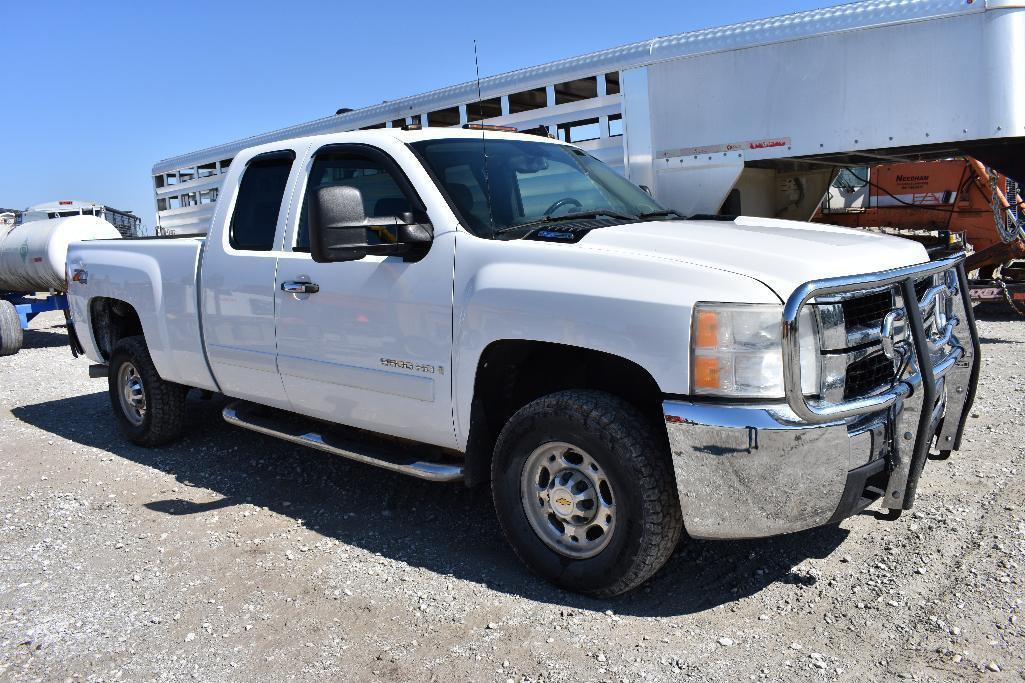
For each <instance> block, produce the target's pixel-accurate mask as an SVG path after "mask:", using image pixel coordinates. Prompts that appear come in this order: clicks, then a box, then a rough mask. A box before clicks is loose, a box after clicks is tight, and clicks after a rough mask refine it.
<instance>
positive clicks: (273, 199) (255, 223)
mask: <svg viewBox="0 0 1025 683" xmlns="http://www.w3.org/2000/svg"><path fill="white" fill-rule="evenodd" d="M294 161H295V152H292V151H291V150H286V151H282V152H270V153H268V154H261V155H259V156H256V157H253V158H252V159H251V160H250V161H249V163H248V164H247V165H246V169H245V171H244V172H243V174H242V181H241V182H240V183H239V187H238V197H237V198H236V200H235V209H234V211H233V212H232V214H231V223H230V224H229V226H228V243H229V244H230V245H231V248H232V249H236V250H239V251H271V250H272V249H273V248H274V235H275V234H276V232H277V227H278V215H279V214H280V213H281V203H282V201H283V199H284V196H285V188H286V186H287V185H288V176H289V173H290V172H291V170H292V163H293V162H294Z"/></svg>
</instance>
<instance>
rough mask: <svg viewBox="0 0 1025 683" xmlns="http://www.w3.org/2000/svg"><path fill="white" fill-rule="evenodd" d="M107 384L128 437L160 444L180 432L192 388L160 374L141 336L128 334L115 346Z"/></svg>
mask: <svg viewBox="0 0 1025 683" xmlns="http://www.w3.org/2000/svg"><path fill="white" fill-rule="evenodd" d="M107 386H108V389H109V393H110V405H111V407H112V408H113V409H114V415H115V416H116V417H117V421H118V425H119V426H120V427H121V432H122V433H123V434H124V435H125V436H126V437H127V438H128V440H129V441H131V442H132V443H134V444H136V445H137V446H161V445H163V444H167V443H170V442H172V441H174V440H176V439H177V438H178V437H179V436H181V432H182V428H183V426H184V424H185V395H186V394H187V393H188V391H189V388H188V387H185V386H182V385H181V384H175V383H174V382H168V381H166V380H164V379H162V378H161V377H160V374H159V373H157V369H156V367H155V366H154V365H153V361H152V360H151V359H150V355H149V349H148V348H147V347H146V341H145V340H144V339H143V338H142V337H140V336H135V337H126V338H124V339H122V340H121V341H119V342H118V343H117V345H115V346H114V350H113V352H111V354H110V367H109V370H108V372H107Z"/></svg>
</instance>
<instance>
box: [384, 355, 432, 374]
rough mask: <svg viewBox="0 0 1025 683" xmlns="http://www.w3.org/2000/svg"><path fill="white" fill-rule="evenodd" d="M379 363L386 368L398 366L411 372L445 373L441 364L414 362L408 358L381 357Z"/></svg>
mask: <svg viewBox="0 0 1025 683" xmlns="http://www.w3.org/2000/svg"><path fill="white" fill-rule="evenodd" d="M381 365H383V366H384V367H386V368H398V369H400V370H412V371H413V372H424V373H427V374H428V375H433V374H434V373H435V372H437V373H438V374H439V375H444V374H445V368H444V367H442V366H440V365H439V366H437V367H435V366H433V365H426V364H424V363H414V362H413V361H408V360H395V359H394V358H382V359H381Z"/></svg>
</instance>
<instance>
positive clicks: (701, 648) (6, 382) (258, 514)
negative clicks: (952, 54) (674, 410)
mask: <svg viewBox="0 0 1025 683" xmlns="http://www.w3.org/2000/svg"><path fill="white" fill-rule="evenodd" d="M979 317H980V321H979V333H980V336H981V338H982V339H983V342H984V348H983V357H984V365H983V371H982V372H983V375H982V382H981V383H980V385H979V393H978V398H977V401H976V404H975V407H974V408H973V411H972V412H973V413H974V415H975V416H976V417H975V419H972V420H970V421H969V424H968V427H967V430H966V432H965V439H964V444H963V446H964V447H963V450H962V451H960V452H958V453H955V454H954V456H953V457H952V458H951V459H950V460H947V461H929V462H928V464H927V466H926V469H925V471H924V473H923V475H922V482H921V487H920V489H919V492H918V498H917V501H916V504H915V508H914V509H913V510H912V511H911V512H910V513H906V514H905V515H903V516H902V517H901V518H900V519H899V520H897V521H896V522H882V521H879V520H876V519H874V518H873V517H872V516H871V515H858V516H855V517H853V518H851V519H848V520H845V521H844V522H842V523H841V524H840V525H839V526H832V527H825V528H821V529H812V530H809V531H805V532H801V533H797V534H792V535H789V536H784V537H780V538H769V539H762V540H754V541H733V542H709V541H698V540H685V542H684V543H682V544H681V545H680V547H679V549H678V550H677V551H676V553H675V554H674V556H673V557H672V558H671V559H670V561H669V563H668V565H667V566H666V567H665V568H664V569H663V570H662V571H661V572H659V574H658V575H656V576H655V577H654V579H652V580H651V581H650V582H649V583H648V584H647V585H646V586H644V587H643V588H642V589H641V590H638V591H635V592H633V593H631V594H628V595H626V596H623V597H620V598H616V599H614V600H592V599H588V598H583V597H580V596H578V595H574V594H572V593H569V592H566V591H562V590H559V589H556V588H553V587H551V586H549V585H548V584H546V583H545V582H543V581H541V580H539V579H538V578H537V577H535V576H534V575H532V574H531V573H530V572H529V571H527V570H526V569H524V568H523V567H522V566H521V565H520V564H519V563H518V562H516V560H515V558H514V556H513V554H512V552H511V551H510V550H509V549H508V547H507V546H506V545H505V542H504V540H503V539H502V538H501V534H500V531H499V529H498V525H497V521H496V520H495V516H494V511H493V509H492V507H491V501H490V497H489V495H488V492H487V491H486V490H483V491H467V490H465V489H464V488H463V487H461V486H459V485H452V486H448V485H438V484H431V483H427V482H421V481H417V480H414V479H411V478H407V477H403V476H401V475H397V474H392V473H389V472H385V471H381V470H378V469H374V468H371V467H367V466H363V465H359V464H356V463H352V462H348V461H345V460H341V459H339V458H336V457H333V456H331V455H329V454H326V453H321V452H318V451H313V450H309V449H304V448H302V447H299V446H294V445H290V444H287V443H284V442H279V441H276V440H274V439H271V438H268V437H264V436H261V435H258V434H254V433H250V432H247V431H243V430H239V429H236V428H233V427H230V426H229V425H227V424H225V423H224V422H223V420H222V419H221V416H220V413H221V410H222V408H223V407H224V405H225V401H224V399H223V398H221V397H214V398H213V399H211V400H203V399H202V398H201V397H200V396H198V394H197V392H193V394H192V395H190V397H189V400H188V404H187V423H188V427H187V430H186V434H185V436H184V438H183V439H182V441H180V442H179V443H176V444H174V445H171V446H168V447H165V448H160V449H153V450H148V449H143V448H137V447H135V446H132V445H130V444H129V443H127V442H126V441H125V440H124V439H123V438H121V436H120V435H119V433H118V431H117V429H116V427H115V424H114V421H113V418H112V416H111V414H110V407H109V404H108V400H107V395H106V384H105V382H104V381H103V380H90V379H89V378H88V374H87V366H88V362H87V361H85V360H84V359H78V360H75V359H73V358H72V357H71V355H70V353H69V352H68V349H67V347H66V342H67V339H66V332H65V330H64V328H63V326H62V324H63V317H62V316H60V315H58V314H53V313H46V314H43V315H41V316H39V317H38V318H36V319H35V320H34V321H33V323H32V326H31V329H30V330H29V332H28V333H27V335H26V338H25V340H26V341H25V348H24V349H23V350H22V351H21V353H19V354H18V355H15V356H10V357H5V358H0V522H2V523H0V680H4V681H7V680H11V681H36V680H45V681H50V680H58V681H61V680H73V681H75V680H82V681H113V680H123V681H136V680H139V681H142V680H147V681H148V680H157V681H194V680H201V681H236V680H283V681H284V680H290V681H317V680H339V681H348V680H358V681H366V680H381V681H392V680H394V681H406V680H410V681H420V680H441V681H450V680H474V681H478V680H480V681H497V682H499V683H500V682H501V681H506V680H512V681H515V682H516V683H524V682H527V681H529V682H530V683H541V682H542V681H543V682H545V683H548V682H551V681H577V680H580V681H624V680H625V681H631V682H635V681H645V682H647V683H669V682H676V681H682V680H695V681H713V682H723V683H725V682H726V681H737V680H754V681H775V680H787V681H790V680H794V681H826V680H829V681H832V680H840V681H846V680H859V681H860V680H879V681H884V680H895V679H897V678H898V677H901V676H902V677H904V678H905V679H908V680H920V681H962V680H974V679H977V678H979V677H982V676H986V677H988V678H991V679H992V680H1004V678H1005V677H1006V679H1007V680H1020V679H1022V678H1023V677H1025V628H1023V625H1025V619H1023V618H1022V614H1023V608H1025V599H1023V597H1022V596H1023V594H1025V589H1023V579H1022V568H1023V567H1025V451H1023V441H1025V439H1023V438H1022V436H1023V434H1025V427H1023V425H1025V406H1023V400H1022V397H1023V396H1025V380H1023V377H1025V320H1021V319H1018V318H1015V317H1012V316H1011V315H1010V314H1004V313H1002V312H1001V309H1000V308H996V309H994V310H982V311H980V313H979ZM385 513H387V514H385ZM715 634H729V635H728V636H727V635H719V636H716V635H715ZM994 674H995V675H994Z"/></svg>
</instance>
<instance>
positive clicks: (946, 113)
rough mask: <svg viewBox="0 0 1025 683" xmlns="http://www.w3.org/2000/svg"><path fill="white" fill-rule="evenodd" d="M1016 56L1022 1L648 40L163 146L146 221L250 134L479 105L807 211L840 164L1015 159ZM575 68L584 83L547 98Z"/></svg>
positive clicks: (166, 225) (665, 170)
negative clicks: (278, 124) (230, 137)
mask: <svg viewBox="0 0 1025 683" xmlns="http://www.w3.org/2000/svg"><path fill="white" fill-rule="evenodd" d="M1021 63H1025V0H867V1H865V2H855V3H851V4H846V5H840V6H837V7H830V8H825V9H819V10H813V11H809V12H800V13H795V14H790V15H786V16H781V17H775V18H769V19H761V20H758V21H750V22H745V23H740V24H734V25H730V26H724V27H720V28H712V29H705V30H700V31H692V32H689V33H682V34H678V35H672V36H666V37H661V38H654V39H651V40H646V41H641V42H637V43H633V44H630V45H625V46H622V47H617V48H612V49H608V50H602V51H599V52H594V53H591V54H587V55H583V56H580V57H574V58H571V59H564V60H560V61H556V62H551V63H548V64H543V65H540V66H535V67H530V68H526V69H520V70H517V71H512V72H509V73H505V74H500V75H497V76H492V77H488V78H483V79H481V81H480V83H479V91H478V83H477V82H466V83H462V84H459V85H455V86H451V87H447V88H441V89H438V90H434V91H432V92H427V93H424V94H421V95H415V96H412V97H405V98H400V99H395V100H390V101H387V102H383V103H381V104H376V105H373V106H369V107H364V108H362V109H357V110H339V113H338V114H336V115H334V116H328V117H325V118H321V119H317V120H314V121H309V122H306V123H302V124H299V125H295V126H290V127H287V128H283V129H280V130H276V131H272V132H268V133H264V134H261V135H256V136H253V137H249V138H244V139H240V140H237V141H234V142H229V143H226V144H222V145H218V146H216V147H211V148H208V149H204V150H199V151H196V152H192V153H189V154H183V155H181V156H176V157H172V158H169V159H165V160H163V161H160V162H158V163H157V164H156V165H154V166H153V170H152V173H153V182H154V185H155V190H154V199H155V203H156V205H157V207H156V208H157V229H158V234H173V233H176V232H177V233H196V232H205V231H206V230H207V228H208V226H209V221H210V219H211V217H212V215H213V208H214V204H213V202H215V201H216V196H217V193H218V191H219V189H220V185H221V182H222V180H223V178H224V175H223V172H224V169H225V168H226V165H227V164H230V161H231V159H232V158H234V156H235V154H237V153H238V152H239V151H241V150H242V149H244V148H246V147H250V146H253V145H259V144H264V143H268V142H273V141H276V140H284V139H288V138H295V137H303V136H309V135H317V134H323V133H334V132H341V131H351V130H359V129H365V128H391V127H395V126H397V125H404V124H408V123H419V124H421V125H423V126H430V125H432V124H433V123H435V122H442V121H445V123H444V125H463V124H466V123H467V122H469V121H474V120H480V121H481V122H482V123H486V124H494V125H503V126H513V127H516V128H518V129H520V130H525V129H533V128H536V127H538V126H541V127H543V128H546V129H547V130H548V131H549V132H550V133H552V134H556V135H563V134H565V135H566V136H569V137H571V138H572V135H571V134H572V133H573V126H574V125H577V124H579V126H578V127H579V128H581V129H583V128H586V129H587V132H586V133H585V134H584V136H585V137H590V138H591V139H582V140H579V141H576V140H573V139H570V140H569V141H570V142H574V143H576V144H579V146H580V147H582V148H583V149H585V150H587V151H588V152H590V153H592V154H594V155H595V156H597V157H598V158H600V159H602V160H603V161H605V162H606V163H609V164H610V165H611V166H612V167H613V168H616V169H617V170H619V171H620V172H622V173H624V174H625V175H626V176H628V177H629V178H630V179H631V180H633V181H634V182H635V183H637V184H639V185H645V186H647V187H649V188H651V189H652V190H653V192H654V194H655V196H656V198H658V199H659V200H660V201H661V202H662V203H663V204H666V205H667V206H669V207H671V208H674V209H677V210H678V211H681V212H682V213H685V214H688V215H689V214H711V213H720V212H725V213H741V212H743V213H744V214H747V215H752V216H763V217H771V218H795V219H800V220H807V219H809V218H810V217H811V216H812V215H813V213H814V211H815V209H816V208H817V207H818V204H819V202H820V201H821V198H822V197H823V196H824V195H825V192H826V189H827V188H828V186H829V184H830V182H831V180H832V177H833V174H834V173H835V171H836V169H838V168H840V167H843V166H852V165H861V164H864V163H874V162H876V163H877V162H878V161H879V160H880V159H883V160H919V159H932V158H944V157H948V156H954V155H964V154H969V155H972V156H975V157H978V158H981V159H983V160H984V161H985V162H986V163H988V164H989V165H991V166H995V167H998V168H1001V170H1003V171H1004V172H1005V173H1011V174H1012V175H1014V173H1013V172H1012V171H1011V169H1008V168H1007V165H1008V164H1014V163H1017V164H1025V154H1022V153H1021V151H1022V149H1023V148H1025V88H1014V87H1012V86H1010V85H1008V83H1009V81H1008V79H1007V78H1006V75H1007V74H1006V72H1007V69H1008V68H1009V66H1010V65H1013V64H1021ZM607 76H609V77H607ZM591 79H593V86H592V84H591V83H592V80H591ZM866 79H871V80H870V81H868V80H866ZM585 80H586V81H588V83H587V86H588V88H589V92H588V96H587V97H583V98H578V99H575V100H574V99H573V98H567V97H565V96H563V97H561V98H560V96H559V93H560V92H563V93H565V92H566V91H565V87H566V86H567V84H573V83H582V82H583V81H585ZM951 83H957V84H958V91H957V96H956V100H954V99H952V97H951V95H950V85H949V84H951ZM560 88H562V90H561V91H560ZM478 92H479V95H478ZM873 93H874V94H873ZM542 94H543V96H542ZM527 95H529V96H530V98H533V102H534V105H537V106H536V108H524V107H523V105H522V102H523V101H524V96H527ZM530 98H527V99H530ZM481 102H483V103H484V104H486V105H487V107H486V108H487V109H488V110H489V111H488V116H489V117H490V118H486V119H480V117H479V116H478V114H477V112H478V111H483V109H484V107H483V105H481ZM955 103H956V106H955ZM514 105H515V106H514ZM534 105H531V106H532V107H533V106H534ZM441 115H444V116H441ZM457 118H458V123H456V119H457ZM432 119H434V121H432ZM620 122H621V123H620ZM584 124H586V125H584ZM611 124H615V125H611ZM998 161H999V162H1000V163H998ZM1021 175H1025V171H1023V172H1022V174H1021ZM737 209H739V210H737Z"/></svg>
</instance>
